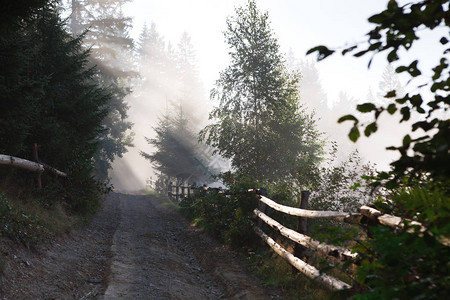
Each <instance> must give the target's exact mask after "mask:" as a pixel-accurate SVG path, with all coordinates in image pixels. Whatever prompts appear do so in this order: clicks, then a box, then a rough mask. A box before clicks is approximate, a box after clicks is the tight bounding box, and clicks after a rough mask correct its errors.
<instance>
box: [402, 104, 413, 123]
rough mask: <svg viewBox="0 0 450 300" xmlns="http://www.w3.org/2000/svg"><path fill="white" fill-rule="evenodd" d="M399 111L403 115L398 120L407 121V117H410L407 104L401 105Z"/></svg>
mask: <svg viewBox="0 0 450 300" xmlns="http://www.w3.org/2000/svg"><path fill="white" fill-rule="evenodd" d="M400 113H401V114H402V115H403V117H402V119H401V120H400V122H403V121H408V120H409V118H410V117H411V112H410V110H409V107H407V106H403V107H402V108H401V109H400Z"/></svg>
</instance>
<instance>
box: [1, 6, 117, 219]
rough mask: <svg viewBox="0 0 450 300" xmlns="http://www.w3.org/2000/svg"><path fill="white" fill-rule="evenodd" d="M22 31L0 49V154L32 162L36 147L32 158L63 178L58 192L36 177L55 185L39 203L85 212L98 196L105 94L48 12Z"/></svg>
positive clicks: (77, 44)
mask: <svg viewBox="0 0 450 300" xmlns="http://www.w3.org/2000/svg"><path fill="white" fill-rule="evenodd" d="M22 26H23V27H22V28H21V29H20V30H17V31H16V32H14V34H12V35H11V36H10V37H9V38H1V42H0V53H1V54H0V60H1V61H2V66H4V68H1V69H0V91H1V92H2V93H1V95H0V103H1V106H2V109H1V110H0V145H1V146H0V152H2V153H6V154H10V155H15V156H19V157H23V158H25V159H33V157H32V151H31V149H32V146H33V144H35V143H36V144H39V145H40V149H39V158H40V159H41V160H42V161H44V162H45V163H47V164H49V165H51V166H53V167H56V168H57V169H60V170H63V171H64V172H66V173H68V175H69V178H70V181H69V182H65V184H64V188H63V189H58V186H59V187H61V183H59V182H58V181H57V180H56V179H54V178H53V177H52V176H45V175H44V177H43V180H44V182H47V183H48V182H53V183H54V184H55V185H54V186H52V188H51V189H52V190H51V191H47V193H46V192H45V191H44V192H43V197H44V199H45V201H47V202H48V203H51V202H50V200H48V199H49V198H51V197H55V195H56V199H53V200H54V201H61V200H62V199H65V200H67V201H68V203H69V205H70V206H71V207H72V208H73V209H76V210H78V211H90V212H92V208H95V206H96V205H97V204H98V202H97V201H96V200H98V199H99V198H98V196H99V194H98V193H99V191H100V185H99V182H97V181H96V180H93V178H92V171H93V157H94V155H95V153H96V152H97V149H98V142H96V141H98V139H99V137H100V136H101V135H102V134H103V130H104V129H103V126H102V124H101V123H102V121H103V119H104V117H105V116H106V115H107V113H108V110H107V109H108V107H107V106H106V104H107V103H108V101H109V100H110V98H109V97H110V94H109V93H108V92H107V91H105V90H104V89H102V88H100V87H99V86H98V85H97V83H96V82H95V80H94V77H95V69H92V68H88V67H87V64H88V57H89V52H88V51H86V50H83V49H82V46H81V37H78V38H73V37H72V36H71V35H70V34H68V33H67V32H66V30H65V24H64V22H62V21H61V20H60V18H59V16H58V15H57V13H56V12H55V11H54V10H53V9H52V8H50V7H44V8H42V9H40V10H38V11H36V13H35V14H34V16H33V17H32V18H30V19H28V20H26V21H25V22H24V23H23V25H22ZM3 62H5V64H3ZM2 172H3V170H2ZM4 172H8V171H7V170H5V171H4ZM20 178H23V179H24V180H27V179H29V178H30V175H29V174H28V173H24V174H23V176H21V177H20Z"/></svg>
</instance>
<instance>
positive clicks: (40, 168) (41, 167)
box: [0, 154, 67, 177]
mask: <svg viewBox="0 0 450 300" xmlns="http://www.w3.org/2000/svg"><path fill="white" fill-rule="evenodd" d="M0 165H9V166H12V167H16V168H21V169H25V170H29V171H34V172H44V171H47V172H51V173H54V174H56V175H58V176H61V177H67V174H66V173H64V172H61V171H59V170H57V169H55V168H53V167H50V166H48V165H46V164H42V163H37V162H34V161H30V160H26V159H23V158H19V157H14V156H10V155H4V154H0Z"/></svg>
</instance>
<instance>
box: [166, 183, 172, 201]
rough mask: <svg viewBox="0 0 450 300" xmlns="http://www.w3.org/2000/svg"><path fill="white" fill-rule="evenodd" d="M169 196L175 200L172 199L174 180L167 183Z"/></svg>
mask: <svg viewBox="0 0 450 300" xmlns="http://www.w3.org/2000/svg"><path fill="white" fill-rule="evenodd" d="M169 180H170V179H169ZM167 196H169V198H170V200H173V199H172V181H169V182H168V184H167Z"/></svg>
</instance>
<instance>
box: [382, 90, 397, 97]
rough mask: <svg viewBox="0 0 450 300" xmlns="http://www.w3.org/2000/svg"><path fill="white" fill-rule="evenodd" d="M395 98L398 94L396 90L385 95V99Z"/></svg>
mask: <svg viewBox="0 0 450 300" xmlns="http://www.w3.org/2000/svg"><path fill="white" fill-rule="evenodd" d="M395 96H397V93H396V91H395V90H392V91H389V92H387V93H386V95H384V98H394V97H395Z"/></svg>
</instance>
